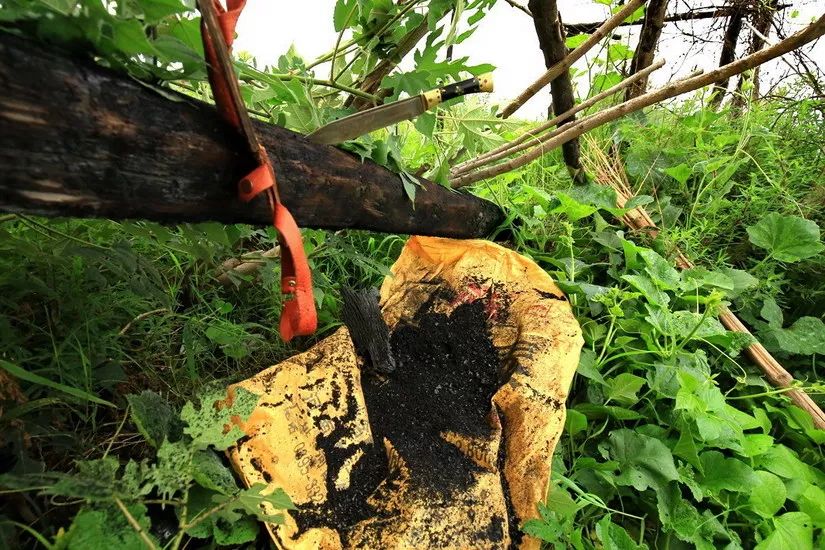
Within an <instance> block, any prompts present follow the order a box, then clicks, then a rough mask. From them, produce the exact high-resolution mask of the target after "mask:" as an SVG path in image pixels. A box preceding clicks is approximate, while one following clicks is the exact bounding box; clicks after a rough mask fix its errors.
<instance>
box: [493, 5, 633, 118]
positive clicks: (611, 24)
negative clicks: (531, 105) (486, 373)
mask: <svg viewBox="0 0 825 550" xmlns="http://www.w3.org/2000/svg"><path fill="white" fill-rule="evenodd" d="M646 1H647V0H631V1H630V2H628V3H627V4H625V6H624V7H623V8H622V9H621V10H619V11H618V12H616V13H615V14H614V15H613V17H611V18H610V19H608V20H607V21H605V22H604V24H602V26H601V27H599V28H598V29H596V32H594V33H593V34H591V35H590V37H589V38H588V39H587V40H585V41H584V42H582V43H581V45H579V47H578V48H576V49H575V50H573V51H572V52H570V53H569V54H568V55H567V57H565V58H564V59H562V60H561V61H559V62H558V63H556V64H555V65H553V66H552V67H550V68H549V69H547V71H546V72H545V73H544V74H543V75H541V76H540V77H539V78H538V79H537V80H536V81H535V82H533V83H532V84H530V85H529V86H528V87H527V89H525V90H524V91H523V92H521V93H520V94H519V95H518V97H517V98H516V99H514V100H513V101H511V102H510V103H509V104H508V105H507V106H506V107H505V108H504V110H503V111H502V112H501V118H507V117H509V116H510V115H512V114H513V113H515V112H516V110H518V109H519V107H521V106H522V105H524V104H525V103H526V102H527V100H529V99H530V98H531V97H533V96H534V95H536V93H538V92H539V90H541V89H542V88H544V87H545V86H547V85H548V84H550V82H552V81H553V80H555V79H556V77H557V76H559V75H560V74H561V73H563V72H564V71H566V70H567V69H569V68H570V67H571V66H572V65H573V63H575V62H576V61H578V60H579V59H581V58H582V57H583V56H584V54H586V53H587V52H589V51H590V50H591V48H593V46H595V45H596V44H598V43H599V42H600V41H601V39H602V38H604V37H605V36H607V35H608V34H610V31H612V30H613V29H615V28H616V27H618V26H619V25H620V24H621V23H622V22H623V21H624V20H625V19H627V18H628V17H630V16H631V15H632V14H633V12H635V11H636V10H637V9H639V8H640V7H641V5H642V4H644V3H645V2H646Z"/></svg>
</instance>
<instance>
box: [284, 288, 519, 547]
mask: <svg viewBox="0 0 825 550" xmlns="http://www.w3.org/2000/svg"><path fill="white" fill-rule="evenodd" d="M441 298H442V299H443V298H444V297H443V296H442V297H441ZM434 300H435V299H434ZM434 300H431V302H432V301H434ZM483 302H484V301H483V300H478V301H475V302H471V303H466V304H462V305H459V306H458V307H456V308H455V310H454V311H453V313H452V314H451V315H445V314H442V313H433V312H432V303H427V304H425V305H424V306H422V308H421V310H420V311H419V312H418V313H417V314H416V315H415V316H414V317H413V319H412V320H411V321H409V322H402V323H400V324H399V325H398V326H396V328H395V329H394V330H393V332H392V334H391V346H392V351H393V355H394V361H395V364H396V369H395V370H394V371H393V372H392V373H390V374H388V375H385V376H382V375H379V374H376V373H375V371H374V369H371V368H370V369H369V370H367V369H365V370H364V372H362V381H361V383H362V388H363V393H364V397H365V400H366V405H367V411H368V415H369V421H370V428H371V429H372V434H373V439H374V445H373V446H371V447H369V448H364V451H365V452H366V453H367V456H366V457H365V458H364V459H362V460H361V461H360V462H359V464H358V465H357V466H356V467H355V469H354V471H353V475H352V482H351V485H350V487H349V489H347V490H345V491H336V490H335V487H334V479H335V475H336V474H337V471H338V467H339V465H340V464H341V463H342V460H343V459H344V458H345V457H344V456H340V457H339V456H338V455H339V454H341V450H340V449H335V448H334V447H333V445H334V443H335V441H334V438H333V437H329V438H324V439H325V441H318V444H319V445H320V446H322V447H323V448H324V450H325V452H326V455H327V458H328V470H329V475H328V485H327V488H328V494H329V498H328V501H327V502H326V503H325V504H324V506H323V507H320V508H308V507H305V508H303V509H301V510H299V511H298V513H297V514H295V516H296V521H297V522H298V526H299V528H300V529H301V530H303V529H306V528H309V527H315V526H322V525H326V526H329V527H333V528H338V529H339V530H344V529H346V528H347V527H349V526H352V525H355V524H356V523H358V522H359V521H361V520H363V519H365V518H368V517H370V516H373V515H374V514H375V511H374V510H372V509H371V508H370V507H369V506H368V505H367V503H366V499H367V497H369V495H370V494H372V492H373V491H374V490H375V488H376V487H377V486H378V485H379V484H380V483H381V481H383V480H384V479H385V478H386V477H387V475H388V473H389V470H388V464H387V458H386V453H385V450H384V444H383V440H384V438H386V439H388V440H389V441H390V442H391V443H392V445H393V446H394V447H395V449H396V450H397V451H398V452H399V454H400V455H401V456H402V457H403V459H404V461H405V462H406V464H407V465H408V466H409V468H410V470H411V472H412V476H411V477H412V483H413V486H412V487H411V489H412V490H414V491H417V492H423V493H424V494H432V495H433V497H434V498H435V500H437V501H438V500H447V499H449V496H450V494H451V493H453V492H454V491H455V490H456V489H460V488H461V487H466V486H468V485H469V484H470V483H472V481H473V472H475V471H477V470H478V466H476V465H475V464H474V463H473V462H472V461H471V460H469V459H468V458H466V457H465V456H464V455H463V454H461V453H460V452H459V451H458V450H457V449H456V448H455V447H454V446H453V445H451V444H449V443H447V442H445V441H444V440H442V439H441V438H440V437H439V434H440V433H442V432H446V431H451V432H455V433H457V434H466V435H470V436H485V435H488V434H490V428H489V426H488V424H487V421H486V416H487V415H488V414H489V412H490V407H491V404H490V399H491V398H492V395H493V394H494V393H495V391H496V390H497V389H498V387H499V382H498V369H499V365H500V362H499V359H498V355H497V353H496V350H495V347H494V346H493V344H492V341H491V338H490V331H489V328H488V326H487V320H488V318H489V312H488V311H486V309H485V305H484V303H483ZM352 451H353V449H352V448H350V449H348V450H347V453H346V454H347V455H349V454H351V453H352ZM502 521H503V518H500V519H499V523H501V522H502ZM498 531H499V532H500V529H499V530H498ZM342 534H343V533H342Z"/></svg>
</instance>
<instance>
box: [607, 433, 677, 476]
mask: <svg viewBox="0 0 825 550" xmlns="http://www.w3.org/2000/svg"><path fill="white" fill-rule="evenodd" d="M606 449H607V450H608V451H609V453H610V458H611V459H613V460H615V461H616V462H618V463H619V475H618V476H617V477H616V482H617V483H619V484H620V485H630V486H632V487H633V488H635V489H636V490H637V491H644V490H645V489H648V488H654V489H663V488H664V487H665V486H666V485H667V483H668V481H675V480H677V479H679V473H678V472H677V471H676V465H675V464H674V463H673V454H672V453H671V452H670V449H668V448H667V447H666V446H665V444H664V443H662V442H661V441H659V440H658V439H654V438H652V437H647V436H645V435H641V434H638V433H636V432H634V431H632V430H628V429H621V430H615V431H614V432H612V433H611V434H610V437H609V438H608V441H607V445H606Z"/></svg>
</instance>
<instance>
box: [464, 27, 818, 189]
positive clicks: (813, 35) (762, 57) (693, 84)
mask: <svg viewBox="0 0 825 550" xmlns="http://www.w3.org/2000/svg"><path fill="white" fill-rule="evenodd" d="M823 34H825V15H822V16H821V17H820V18H819V19H817V20H816V21H814V22H813V23H811V24H810V25H808V26H807V27H805V28H804V29H802V30H801V31H799V32H797V33H795V34H793V35H791V36H790V37H788V38H787V39H785V40H783V41H781V42H779V43H777V44H775V45H774V46H772V47H770V48H765V49H763V50H760V51H758V52H756V53H753V54H751V55H748V56H746V57H743V58H741V59H739V60H737V61H734V62H733V63H730V64H729V65H726V66H724V67H720V68H718V69H716V70H714V71H710V72H709V73H706V74H702V75H698V76H692V77H689V78H685V79H682V80H678V81H676V82H674V83H672V84H670V85H668V86H665V87H663V88H660V89H658V90H655V91H653V92H649V93H646V94H644V95H641V96H639V97H637V98H634V99H631V100H630V101H625V102H624V103H620V104H619V105H616V106H615V107H612V108H610V109H606V110H604V111H601V112H599V113H596V114H595V115H592V116H589V117H586V118H583V119H582V120H580V121H579V122H578V123H576V124H575V125H573V126H571V127H570V128H568V129H566V130H565V131H563V132H561V133H560V134H559V135H557V136H556V137H554V138H552V139H550V140H548V141H547V142H545V143H543V144H541V145H540V146H539V147H536V148H535V149H534V150H532V151H530V152H529V153H526V154H524V155H522V156H520V157H516V158H515V159H512V160H511V161H509V162H506V163H503V164H497V165H495V166H491V167H489V168H486V169H484V170H479V171H478V172H473V173H471V174H466V175H463V176H459V177H458V178H455V179H453V180H451V181H450V184H451V185H452V186H453V187H463V186H465V185H470V184H471V183H476V182H478V181H481V180H485V179H489V178H492V177H494V176H498V175H500V174H504V173H506V172H509V171H511V170H515V169H517V168H520V167H522V166H524V165H526V164H528V163H530V162H532V161H533V160H535V159H537V158H539V157H540V156H542V155H543V154H545V153H547V152H549V151H551V150H553V149H555V148H556V147H559V146H560V145H561V144H562V143H565V142H567V141H569V140H571V139H573V138H576V137H578V136H580V135H582V134H583V133H585V132H589V131H590V130H592V129H593V128H596V127H598V126H601V125H603V124H607V123H609V122H612V121H614V120H616V119H618V118H621V117H623V116H624V115H627V114H629V113H633V112H635V111H638V110H640V109H644V108H645V107H649V106H651V105H653V104H655V103H659V102H661V101H664V100H665V99H670V98H672V97H676V96H678V95H681V94H684V93H687V92H692V91H694V90H698V89H699V88H703V87H705V86H707V85H709V84H713V83H714V82H716V81H718V80H719V79H722V78H729V77H731V76H734V75H737V74H740V73H742V72H744V71H747V70H749V69H753V68H754V67H757V66H759V65H761V64H763V63H765V62H767V61H770V60H772V59H775V58H777V57H779V56H781V55H784V54H786V53H788V52H790V51H792V50H794V49H796V48H798V47H800V46H802V45H804V44H807V43H808V42H811V41H813V40H816V39H817V38H819V37H820V36H822V35H823Z"/></svg>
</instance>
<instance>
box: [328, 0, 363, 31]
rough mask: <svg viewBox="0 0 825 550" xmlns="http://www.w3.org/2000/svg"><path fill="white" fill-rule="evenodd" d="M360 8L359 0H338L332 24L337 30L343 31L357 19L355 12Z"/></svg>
mask: <svg viewBox="0 0 825 550" xmlns="http://www.w3.org/2000/svg"><path fill="white" fill-rule="evenodd" d="M357 8H358V0H338V1H337V2H336V3H335V9H334V10H333V14H332V24H333V26H334V27H335V32H341V31H342V30H343V29H344V27H345V26H346V25H347V21H348V20H349V22H350V23H353V22H354V21H356V18H355V16H354V14H353V12H354V11H355V10H356V9H357Z"/></svg>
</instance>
